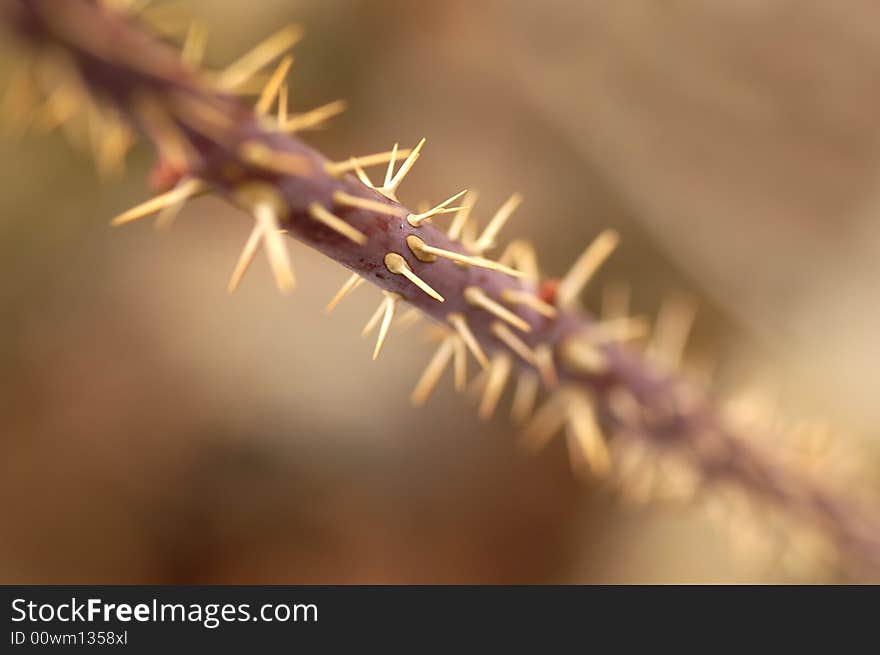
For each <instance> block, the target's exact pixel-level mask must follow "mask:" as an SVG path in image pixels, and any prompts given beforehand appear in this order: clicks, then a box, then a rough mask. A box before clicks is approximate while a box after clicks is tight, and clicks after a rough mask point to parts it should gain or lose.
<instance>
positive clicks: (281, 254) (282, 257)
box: [253, 202, 296, 293]
mask: <svg viewBox="0 0 880 655" xmlns="http://www.w3.org/2000/svg"><path fill="white" fill-rule="evenodd" d="M253 213H254V219H256V221H257V224H258V225H260V226H262V238H263V246H264V247H265V249H266V257H267V258H268V259H269V266H270V268H271V269H272V274H273V275H274V276H275V283H276V284H277V285H278V290H279V291H281V293H289V292H290V291H293V289H294V287H295V286H296V278H295V277H294V275H293V267H292V266H291V265H290V256H289V255H288V253H287V247H286V246H285V244H284V241H282V239H281V226H280V225H279V223H278V212H277V211H276V210H275V208H274V206H273V205H272V203H270V202H261V203H257V204H255V205H254V208H253Z"/></svg>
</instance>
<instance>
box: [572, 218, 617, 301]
mask: <svg viewBox="0 0 880 655" xmlns="http://www.w3.org/2000/svg"><path fill="white" fill-rule="evenodd" d="M619 240H620V237H619V236H618V234H617V232H615V231H614V230H605V231H604V232H601V233H600V234H599V236H597V237H596V238H595V239H593V242H592V243H591V244H590V245H589V246H587V248H586V250H584V252H583V254H582V255H581V256H580V257H578V259H577V261H576V262H575V263H574V265H573V266H572V267H571V270H569V272H568V273H566V274H565V277H564V278H562V281H561V282H560V283H559V287H558V288H557V291H556V304H557V305H559V306H560V307H568V306H571V305H572V304H574V302H575V301H576V300H577V298H578V296H579V295H580V294H581V292H582V291H583V290H584V288H585V287H586V286H587V283H588V282H589V281H590V278H592V277H593V275H594V274H595V273H596V271H597V270H598V269H599V267H600V266H601V265H602V263H603V262H604V261H605V260H606V259H607V258H608V256H609V255H610V254H611V253H612V252H613V251H614V249H615V248H616V247H617V243H618V241H619Z"/></svg>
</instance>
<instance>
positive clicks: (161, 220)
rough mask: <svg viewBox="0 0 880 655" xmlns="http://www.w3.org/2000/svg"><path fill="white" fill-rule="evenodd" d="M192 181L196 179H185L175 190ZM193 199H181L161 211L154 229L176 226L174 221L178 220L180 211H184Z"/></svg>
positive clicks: (188, 197) (167, 228)
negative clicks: (188, 202) (185, 206)
mask: <svg viewBox="0 0 880 655" xmlns="http://www.w3.org/2000/svg"><path fill="white" fill-rule="evenodd" d="M192 179H194V178H189V179H187V178H183V179H181V180H180V182H178V183H177V185H176V186H175V187H174V188H175V189H176V188H179V187H181V186H183V185H185V184H187V183H188V182H190V181H191V180H192ZM191 197H192V196H186V197H183V198H180V199H179V200H178V201H177V202H175V203H172V204H170V205H168V206H166V207H163V208H162V209H160V210H159V215H158V216H157V217H156V222H155V223H154V224H153V227H155V228H156V229H157V230H169V229H171V226H172V225H173V224H174V221H176V220H177V216H178V215H179V214H180V211H181V210H182V209H183V207H184V205H186V203H187V201H189V199H190V198H191Z"/></svg>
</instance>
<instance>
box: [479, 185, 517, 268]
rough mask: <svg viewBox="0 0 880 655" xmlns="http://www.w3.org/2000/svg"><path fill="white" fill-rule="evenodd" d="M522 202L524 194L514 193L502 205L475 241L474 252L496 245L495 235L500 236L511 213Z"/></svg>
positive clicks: (483, 250) (481, 251) (480, 252)
mask: <svg viewBox="0 0 880 655" xmlns="http://www.w3.org/2000/svg"><path fill="white" fill-rule="evenodd" d="M521 203H522V196H521V195H520V194H518V193H514V194H513V195H512V196H510V198H508V199H507V200H506V201H505V203H504V204H503V205H501V207H500V208H499V209H498V211H497V212H495V215H494V216H493V217H492V219H491V220H490V221H489V224H488V225H487V226H486V229H485V230H483V233H482V234H481V235H480V236H479V238H478V239H477V241H476V243H474V247H473V250H474V252H477V253H479V254H482V253H484V252H485V251H487V250H488V249H489V248H491V247H492V246H494V245H495V237H497V236H498V233H499V232H500V231H501V228H503V227H504V224H505V223H506V222H507V220H508V219H509V218H510V216H511V214H513V212H514V211H516V208H517V207H519V206H520V204H521Z"/></svg>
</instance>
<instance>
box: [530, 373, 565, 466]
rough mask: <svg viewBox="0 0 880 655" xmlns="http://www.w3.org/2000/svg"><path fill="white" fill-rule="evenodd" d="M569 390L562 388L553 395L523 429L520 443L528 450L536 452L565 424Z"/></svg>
mask: <svg viewBox="0 0 880 655" xmlns="http://www.w3.org/2000/svg"><path fill="white" fill-rule="evenodd" d="M567 405H568V392H567V391H566V390H565V389H560V390H559V391H557V392H556V393H554V394H553V395H551V396H550V397H549V398H548V399H547V400H546V401H544V404H543V405H541V407H539V408H538V411H537V412H535V415H534V416H533V417H532V420H531V421H529V423H528V425H527V426H526V428H525V430H523V434H522V437H521V439H520V444H521V445H522V447H523V448H525V449H526V450H527V451H529V452H532V453H535V452H538V451H539V450H541V449H542V448H543V447H544V446H546V445H547V442H548V441H550V439H551V438H552V437H553V435H554V434H556V432H557V431H558V430H559V429H560V428H561V427H562V426H563V425H565V419H566V409H567Z"/></svg>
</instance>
